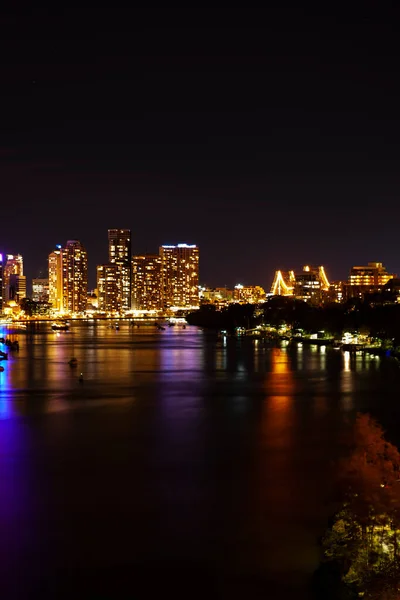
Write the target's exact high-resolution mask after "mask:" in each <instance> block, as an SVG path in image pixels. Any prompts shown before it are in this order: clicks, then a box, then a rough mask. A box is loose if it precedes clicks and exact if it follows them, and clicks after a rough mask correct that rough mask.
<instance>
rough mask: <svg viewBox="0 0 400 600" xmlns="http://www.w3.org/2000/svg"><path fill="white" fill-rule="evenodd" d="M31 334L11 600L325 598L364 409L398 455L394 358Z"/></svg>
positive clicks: (104, 332)
mask: <svg viewBox="0 0 400 600" xmlns="http://www.w3.org/2000/svg"><path fill="white" fill-rule="evenodd" d="M10 331H12V330H5V329H3V331H0V337H1V336H2V335H8V334H9V333H10ZM15 335H17V336H18V339H19V342H20V351H19V353H17V354H13V355H12V354H10V359H9V360H8V361H6V362H3V363H2V364H3V365H4V368H5V370H4V372H2V373H0V552H1V556H0V558H1V560H0V591H2V592H3V593H2V594H1V597H2V598H3V597H4V598H7V599H8V598H14V597H15V598H40V599H41V600H42V599H44V598H57V599H58V598H64V597H65V598H72V597H79V598H80V597H83V598H112V599H114V598H153V597H155V598H156V597H157V598H159V597H160V593H161V594H162V595H165V596H166V597H176V598H177V597H187V598H197V597H199V598H204V597H218V598H221V597H227V598H230V599H233V598H243V597H248V598H254V599H256V598H272V599H274V598H286V597H287V598H294V597H296V599H297V600H299V599H301V598H309V597H310V592H309V587H308V586H309V582H310V578H311V575H312V573H313V571H314V570H315V568H316V567H317V566H318V562H319V547H318V538H319V536H320V535H321V534H322V533H323V531H324V529H325V527H326V525H327V520H328V518H329V516H330V514H331V512H332V507H333V504H332V497H333V493H334V489H333V487H334V485H333V481H334V472H335V469H336V465H337V460H338V458H339V457H341V456H343V455H344V454H345V453H346V447H347V446H346V444H347V441H346V440H347V433H348V431H349V428H350V426H351V423H352V422H353V420H354V416H355V414H356V412H357V411H368V412H371V414H373V415H374V416H375V417H377V418H378V420H379V421H380V422H381V423H382V424H383V426H384V427H385V428H386V429H387V430H388V434H389V437H390V438H391V439H392V440H393V441H395V442H396V443H398V442H399V439H396V436H397V437H400V436H399V434H398V432H397V425H398V423H399V420H400V401H399V389H400V388H399V386H400V369H399V367H398V364H397V362H395V361H393V360H391V359H374V358H371V357H369V356H366V357H363V356H361V355H360V356H358V355H356V356H350V355H349V354H347V353H342V352H340V351H335V350H333V349H329V348H326V347H322V348H318V347H306V346H293V347H292V346H289V345H285V344H284V343H283V344H282V345H281V346H279V347H273V348H271V347H267V346H266V345H264V344H263V342H262V340H252V339H249V338H242V339H235V338H225V339H219V338H217V337H216V336H215V335H213V334H210V333H207V332H204V331H202V330H200V329H197V328H195V327H187V328H186V329H182V328H178V327H171V328H167V329H166V330H165V331H157V330H155V328H153V327H145V326H142V327H141V328H140V329H132V328H129V326H128V325H122V326H121V328H120V330H119V331H115V330H112V329H109V328H108V327H107V325H106V324H105V323H104V322H103V323H99V324H84V325H78V324H73V326H72V327H71V330H70V331H69V332H67V333H54V332H52V331H51V330H50V327H49V324H43V325H36V326H34V327H33V328H32V329H29V328H28V329H27V330H26V331H23V332H17V333H16V334H15ZM72 356H75V357H76V358H77V359H78V367H77V368H76V369H72V368H71V367H69V365H68V361H69V359H70V358H71V357H72ZM80 373H82V375H83V382H80V381H79V375H80Z"/></svg>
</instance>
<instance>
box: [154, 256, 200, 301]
mask: <svg viewBox="0 0 400 600" xmlns="http://www.w3.org/2000/svg"><path fill="white" fill-rule="evenodd" d="M160 258H161V262H162V264H161V282H162V283H161V285H162V299H163V308H170V307H179V308H188V307H198V306H199V249H198V247H197V246H196V245H195V244H178V245H176V246H167V245H166V246H161V247H160Z"/></svg>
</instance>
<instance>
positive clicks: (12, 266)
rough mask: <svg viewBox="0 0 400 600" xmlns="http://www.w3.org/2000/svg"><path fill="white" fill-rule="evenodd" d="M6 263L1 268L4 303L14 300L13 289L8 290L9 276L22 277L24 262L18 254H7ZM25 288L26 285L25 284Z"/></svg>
mask: <svg viewBox="0 0 400 600" xmlns="http://www.w3.org/2000/svg"><path fill="white" fill-rule="evenodd" d="M6 256H7V262H6V264H5V266H4V268H3V297H4V301H5V302H8V301H9V300H15V298H14V297H12V296H14V289H15V282H14V288H13V290H10V277H11V275H19V276H21V277H22V276H23V275H24V261H23V258H22V256H21V255H20V254H7V255H6ZM25 288H26V284H25Z"/></svg>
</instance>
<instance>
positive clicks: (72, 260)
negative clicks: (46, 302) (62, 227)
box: [61, 240, 87, 313]
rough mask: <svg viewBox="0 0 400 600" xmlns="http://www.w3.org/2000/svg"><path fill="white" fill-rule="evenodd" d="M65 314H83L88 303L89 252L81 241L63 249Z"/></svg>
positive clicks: (71, 242) (75, 241)
mask: <svg viewBox="0 0 400 600" xmlns="http://www.w3.org/2000/svg"><path fill="white" fill-rule="evenodd" d="M61 256H62V290H63V300H62V303H63V309H62V310H63V312H67V313H82V312H84V311H85V310H86V303H87V252H86V249H85V248H84V246H83V245H82V244H81V242H80V241H79V240H68V242H67V244H66V246H65V248H62V249H61Z"/></svg>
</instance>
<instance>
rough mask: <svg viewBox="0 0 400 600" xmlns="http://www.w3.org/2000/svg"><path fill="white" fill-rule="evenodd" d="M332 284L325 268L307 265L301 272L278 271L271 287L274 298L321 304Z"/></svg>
mask: <svg viewBox="0 0 400 600" xmlns="http://www.w3.org/2000/svg"><path fill="white" fill-rule="evenodd" d="M329 289H330V283H329V281H328V278H327V276H326V273H325V269H324V267H323V266H322V265H321V266H319V267H312V266H309V265H306V266H305V267H303V270H302V271H300V272H296V273H295V272H294V271H287V272H284V271H276V273H275V277H274V281H273V283H272V287H271V294H273V295H274V296H294V297H296V298H299V299H301V300H308V301H310V302H315V303H320V302H321V301H322V299H323V297H324V295H325V294H326V293H327V292H328V291H329Z"/></svg>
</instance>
